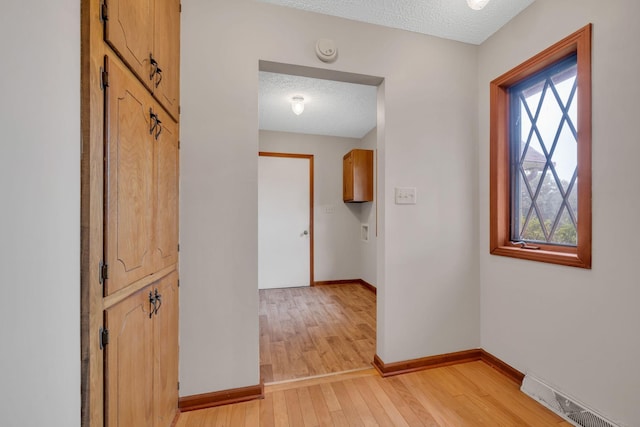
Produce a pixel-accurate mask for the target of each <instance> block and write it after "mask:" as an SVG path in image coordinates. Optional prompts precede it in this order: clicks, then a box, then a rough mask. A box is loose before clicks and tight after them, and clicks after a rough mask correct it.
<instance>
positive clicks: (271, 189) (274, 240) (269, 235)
mask: <svg viewBox="0 0 640 427" xmlns="http://www.w3.org/2000/svg"><path fill="white" fill-rule="evenodd" d="M309 168H310V159H308V158H296V157H272V156H260V157H259V161H258V288H259V289H270V288H290V287H299V286H309V285H310V271H311V270H310V269H311V265H310V263H311V261H310V251H311V247H310V241H311V240H310V239H311V236H310V233H311V232H312V230H311V229H310V176H309Z"/></svg>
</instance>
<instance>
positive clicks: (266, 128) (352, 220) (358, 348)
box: [258, 61, 383, 384]
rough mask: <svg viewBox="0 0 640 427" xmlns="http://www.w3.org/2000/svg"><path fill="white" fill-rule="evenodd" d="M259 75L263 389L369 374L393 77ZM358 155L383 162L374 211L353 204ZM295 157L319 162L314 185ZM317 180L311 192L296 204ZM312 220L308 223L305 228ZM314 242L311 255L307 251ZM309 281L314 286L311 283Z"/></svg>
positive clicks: (270, 68) (284, 70)
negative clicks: (348, 197) (348, 176)
mask: <svg viewBox="0 0 640 427" xmlns="http://www.w3.org/2000/svg"><path fill="white" fill-rule="evenodd" d="M259 65H260V82H259V87H260V93H259V104H260V105H259V111H260V130H259V153H260V157H259V167H258V172H259V173H258V179H259V184H258V188H259V191H258V192H259V195H258V200H259V202H258V217H259V218H258V224H259V225H258V229H259V231H258V247H259V251H258V266H259V267H258V276H259V280H258V282H259V286H258V287H259V295H260V298H259V304H260V305H259V319H260V372H261V381H262V382H263V383H266V384H269V383H274V382H280V381H289V380H297V379H301V378H309V377H314V376H324V375H330V374H337V373H344V372H345V371H353V370H360V369H369V368H371V362H372V361H373V357H374V355H375V353H376V317H377V295H376V290H377V282H378V280H377V276H378V274H377V270H378V269H377V264H378V263H377V259H378V242H377V240H378V208H377V206H378V194H377V193H378V192H377V176H376V175H377V165H378V162H377V153H378V147H379V141H381V140H382V134H381V129H380V128H381V126H380V124H383V120H381V119H382V117H381V111H383V109H382V108H380V104H381V102H382V101H381V99H382V98H383V97H382V96H381V94H380V92H381V91H382V88H381V87H380V85H381V84H382V82H383V79H382V78H379V77H372V76H365V75H358V74H351V73H344V72H337V71H332V70H323V69H316V68H310V67H303V66H296V65H289V64H279V63H273V62H267V61H260V64H259ZM300 98H303V99H304V101H305V103H306V105H305V108H304V109H303V112H302V113H300V112H299V110H300V109H299V108H298V112H295V113H294V111H293V110H294V109H293V108H292V106H293V105H292V100H295V101H297V102H299V99H300ZM354 149H356V150H370V151H371V152H372V153H373V154H374V159H375V160H374V163H373V165H375V167H373V165H372V169H373V181H374V197H373V201H368V202H365V203H346V202H343V157H345V156H346V155H347V154H348V153H349V152H350V151H352V150H354ZM264 154H266V155H264ZM295 159H297V162H298V163H299V164H300V163H301V160H303V159H310V160H309V163H310V164H311V168H312V172H311V178H310V181H305V180H304V179H303V178H304V175H305V172H304V170H302V169H301V168H299V167H296V166H295V163H296V160H295ZM287 163H288V164H287ZM302 163H304V161H303V162H302ZM296 168H298V169H300V170H298V171H297V172H296ZM269 174H271V175H274V176H271V177H270V176H269ZM269 180H273V182H269ZM307 182H310V183H311V186H310V187H311V188H310V191H309V192H308V193H304V192H303V193H301V194H300V195H298V196H293V194H292V193H294V192H295V191H297V190H296V188H298V189H300V188H304V187H306V186H307V185H308V184H307ZM305 194H307V196H308V195H309V194H310V196H309V197H310V201H309V203H308V204H307V206H310V207H311V208H310V209H311V211H310V212H309V213H308V214H306V213H304V211H303V210H302V207H303V205H304V203H303V202H301V200H303V199H304V197H306V196H305ZM296 197H297V198H298V200H297V201H296ZM287 203H291V205H290V206H293V207H289V208H287V207H286V206H285V205H286V204H287ZM295 206H297V208H295ZM296 209H298V210H300V212H298V213H297V217H298V219H296V218H295V216H296V213H295V212H293V210H296ZM305 216H306V217H307V218H309V220H308V222H307V223H304V222H303V221H302V220H301V219H300V218H305ZM363 229H364V230H367V233H365V234H363V232H362V230H363ZM305 231H306V232H308V234H305ZM305 244H309V245H310V248H309V250H310V257H309V255H307V254H308V252H303V250H302V249H301V248H302V247H304V245H305ZM296 245H297V246H296ZM296 248H298V249H296ZM307 257H308V259H309V261H308V262H306V263H305V262H304V261H303V260H304V259H305V258H307ZM305 269H307V270H306V271H305ZM305 273H306V277H308V281H307V283H302V282H301V278H302V277H305Z"/></svg>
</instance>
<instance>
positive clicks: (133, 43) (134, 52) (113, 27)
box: [102, 0, 155, 89]
mask: <svg viewBox="0 0 640 427" xmlns="http://www.w3.org/2000/svg"><path fill="white" fill-rule="evenodd" d="M154 3H155V0H104V2H103V4H104V6H103V9H102V19H103V22H104V38H105V41H106V42H107V43H108V44H109V45H110V46H111V47H112V48H113V50H115V51H116V53H117V54H118V55H119V56H120V57H121V58H122V59H123V60H124V62H126V63H127V65H128V66H129V67H130V68H131V70H132V71H133V72H134V73H136V75H137V76H138V77H139V78H140V80H141V81H142V82H143V83H144V85H145V86H147V88H149V89H152V80H151V70H152V68H151V62H150V61H151V52H152V49H153V22H154Z"/></svg>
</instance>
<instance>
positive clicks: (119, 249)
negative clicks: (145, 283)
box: [105, 59, 155, 295]
mask: <svg viewBox="0 0 640 427" xmlns="http://www.w3.org/2000/svg"><path fill="white" fill-rule="evenodd" d="M105 68H106V69H107V71H108V73H109V86H108V87H107V88H106V106H105V114H106V121H105V152H106V163H105V258H106V259H105V262H106V264H107V265H108V279H107V280H106V282H105V294H106V295H110V294H112V293H113V292H115V291H118V290H119V289H122V288H124V287H125V286H127V285H129V284H130V283H132V282H134V281H136V280H138V279H141V278H143V277H145V276H147V275H149V274H151V273H152V272H153V261H152V256H153V253H152V252H153V250H152V248H153V246H152V239H153V234H154V230H153V219H154V176H153V168H154V144H155V141H154V139H153V137H152V135H151V134H150V129H151V126H152V120H151V118H150V108H151V101H152V98H151V95H149V93H148V92H147V91H146V90H145V88H144V87H143V86H142V85H141V84H140V83H139V82H138V81H136V79H135V78H133V76H132V75H131V74H130V73H128V72H126V70H124V69H123V68H122V66H120V65H119V64H117V61H109V60H108V59H106V62H105Z"/></svg>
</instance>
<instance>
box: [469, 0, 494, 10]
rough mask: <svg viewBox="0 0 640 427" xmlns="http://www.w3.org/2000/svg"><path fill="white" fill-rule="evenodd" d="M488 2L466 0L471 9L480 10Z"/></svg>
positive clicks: (486, 0) (487, 0)
mask: <svg viewBox="0 0 640 427" xmlns="http://www.w3.org/2000/svg"><path fill="white" fill-rule="evenodd" d="M487 3H489V0H467V4H468V5H469V7H470V8H471V9H473V10H480V9H482V8H483V7H485V6H486V5H487Z"/></svg>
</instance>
